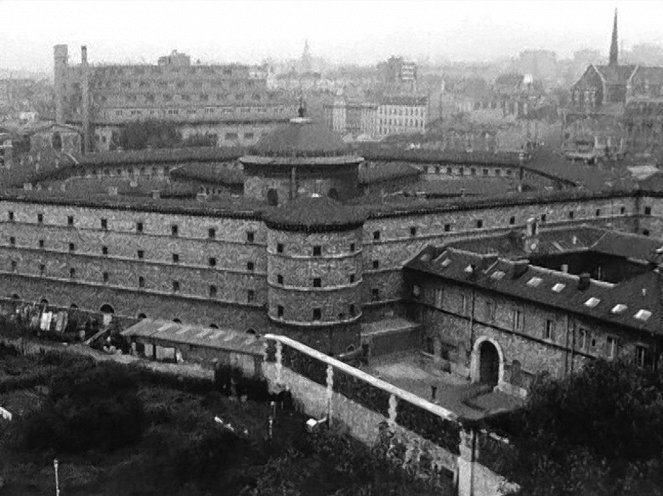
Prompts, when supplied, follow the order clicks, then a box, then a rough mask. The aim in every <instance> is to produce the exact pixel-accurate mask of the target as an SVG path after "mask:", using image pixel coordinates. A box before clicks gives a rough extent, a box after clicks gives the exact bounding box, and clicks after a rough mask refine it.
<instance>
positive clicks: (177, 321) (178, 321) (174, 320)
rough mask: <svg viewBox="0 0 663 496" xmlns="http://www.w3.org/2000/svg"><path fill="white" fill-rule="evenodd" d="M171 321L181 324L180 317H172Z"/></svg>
mask: <svg viewBox="0 0 663 496" xmlns="http://www.w3.org/2000/svg"><path fill="white" fill-rule="evenodd" d="M173 322H175V323H176V324H181V323H182V321H181V320H180V319H173Z"/></svg>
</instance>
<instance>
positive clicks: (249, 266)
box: [246, 262, 255, 272]
mask: <svg viewBox="0 0 663 496" xmlns="http://www.w3.org/2000/svg"><path fill="white" fill-rule="evenodd" d="M254 269H255V264H254V263H253V262H246V270H249V271H251V272H253V270H254Z"/></svg>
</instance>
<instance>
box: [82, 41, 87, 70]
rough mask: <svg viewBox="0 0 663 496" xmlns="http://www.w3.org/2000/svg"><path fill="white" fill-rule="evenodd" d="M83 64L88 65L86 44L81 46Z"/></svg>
mask: <svg viewBox="0 0 663 496" xmlns="http://www.w3.org/2000/svg"><path fill="white" fill-rule="evenodd" d="M81 64H82V65H87V47H86V46H85V45H83V46H81Z"/></svg>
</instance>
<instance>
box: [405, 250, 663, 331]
mask: <svg viewBox="0 0 663 496" xmlns="http://www.w3.org/2000/svg"><path fill="white" fill-rule="evenodd" d="M520 264H522V265H519V262H516V261H512V260H506V259H504V258H498V257H487V256H486V255H481V254H477V253H472V252H469V251H466V250H461V249H458V248H454V247H442V248H435V247H431V246H429V247H427V248H425V249H424V250H423V251H422V252H420V253H419V254H418V255H417V256H416V257H415V258H414V259H412V260H411V261H410V262H408V263H407V264H406V268H407V269H409V270H416V271H419V272H424V273H427V274H430V275H434V276H436V277H441V278H443V279H446V280H449V281H453V282H455V283H459V284H462V285H468V286H473V287H477V288H481V289H484V290H487V291H492V292H496V293H500V294H503V295H507V296H512V297H515V298H518V299H520V300H526V301H530V302H533V303H537V304H539V305H543V306H547V307H552V308H556V309H561V310H565V311H568V312H571V313H574V314H576V315H582V316H587V317H591V318H594V319H598V320H601V321H604V322H608V323H612V324H617V325H620V326H624V327H629V328H632V329H639V330H644V331H648V332H651V333H655V334H659V335H663V328H662V327H661V323H662V321H663V305H661V302H662V300H661V296H662V295H663V293H662V290H663V280H662V276H661V273H660V272H659V271H658V269H656V270H653V271H648V272H645V273H643V274H640V275H637V276H635V277H633V278H631V279H628V280H626V281H624V282H622V283H619V284H611V283H607V282H602V281H596V280H593V279H590V281H589V286H588V287H587V288H585V289H580V288H579V284H578V282H579V277H578V276H576V275H572V274H568V273H564V272H559V271H553V270H550V269H545V268H542V267H536V266H533V265H529V264H527V265H524V264H523V263H522V262H520ZM636 316H639V317H640V318H638V317H636Z"/></svg>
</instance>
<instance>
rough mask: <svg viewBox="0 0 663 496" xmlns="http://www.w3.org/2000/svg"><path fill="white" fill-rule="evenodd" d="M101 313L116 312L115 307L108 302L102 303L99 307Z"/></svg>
mask: <svg viewBox="0 0 663 496" xmlns="http://www.w3.org/2000/svg"><path fill="white" fill-rule="evenodd" d="M99 311H100V312H101V313H106V314H112V313H115V309H114V308H113V307H112V306H111V305H109V304H108V303H104V304H103V305H101V308H100V309H99Z"/></svg>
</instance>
